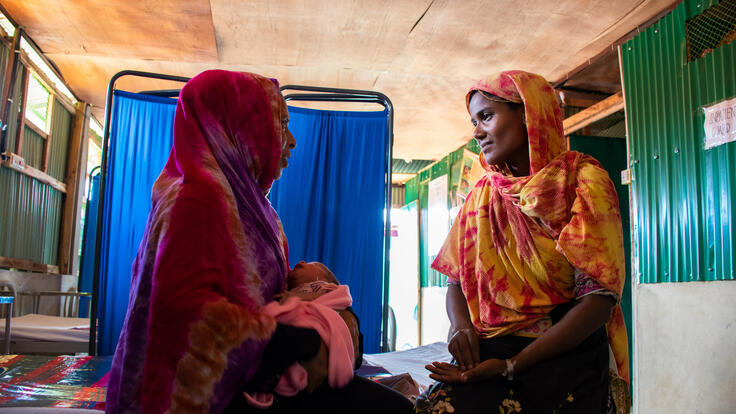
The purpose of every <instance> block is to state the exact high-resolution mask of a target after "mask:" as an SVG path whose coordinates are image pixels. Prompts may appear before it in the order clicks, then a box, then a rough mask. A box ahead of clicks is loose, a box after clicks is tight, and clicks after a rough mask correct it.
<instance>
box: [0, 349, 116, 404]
mask: <svg viewBox="0 0 736 414" xmlns="http://www.w3.org/2000/svg"><path fill="white" fill-rule="evenodd" d="M111 363H112V357H111V356H109V357H90V356H41V355H0V406H1V407H59V408H62V407H64V408H91V409H98V410H99V409H104V408H105V393H106V390H107V381H108V372H109V371H110V364H111Z"/></svg>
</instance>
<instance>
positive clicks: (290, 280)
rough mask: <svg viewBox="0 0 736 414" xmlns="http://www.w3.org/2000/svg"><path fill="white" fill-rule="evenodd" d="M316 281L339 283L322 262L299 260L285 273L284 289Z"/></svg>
mask: <svg viewBox="0 0 736 414" xmlns="http://www.w3.org/2000/svg"><path fill="white" fill-rule="evenodd" d="M317 281H323V282H328V283H334V284H336V285H338V284H340V282H338V281H337V278H336V277H335V275H334V274H333V273H332V272H331V271H330V269H328V268H327V266H325V265H323V264H322V263H320V262H309V263H306V262H304V261H301V262H299V263H297V264H296V265H295V266H294V269H292V270H291V271H290V272H289V273H288V274H287V275H286V286H287V287H286V289H287V290H291V289H294V288H295V287H297V286H301V285H304V284H306V283H312V282H317Z"/></svg>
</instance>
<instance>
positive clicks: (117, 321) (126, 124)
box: [97, 91, 176, 355]
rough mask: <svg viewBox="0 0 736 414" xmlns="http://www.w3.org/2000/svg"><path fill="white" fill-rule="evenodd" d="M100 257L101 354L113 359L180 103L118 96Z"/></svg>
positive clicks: (106, 180)
mask: <svg viewBox="0 0 736 414" xmlns="http://www.w3.org/2000/svg"><path fill="white" fill-rule="evenodd" d="M114 94H115V97H114V99H113V112H112V120H111V130H110V143H109V147H108V163H107V177H106V178H105V194H104V197H105V198H104V203H103V222H102V244H101V249H100V250H101V251H100V275H99V277H100V291H99V325H98V338H99V340H98V348H97V349H98V354H99V355H111V354H113V353H114V352H115V346H116V345H117V342H118V337H119V336H120V330H121V329H122V326H123V321H124V320H125V313H126V311H127V308H128V294H129V292H130V273H131V267H132V264H133V260H134V259H135V256H136V253H137V251H138V246H139V244H140V242H141V239H142V237H143V233H144V231H145V226H146V220H147V218H148V212H149V210H150V209H151V188H152V187H153V183H154V181H156V178H157V177H158V175H159V174H160V172H161V170H162V169H163V166H164V164H166V160H167V159H168V157H169V152H170V151H171V146H172V143H173V125H174V112H175V110H176V100H175V99H169V98H160V97H153V96H146V95H140V94H134V93H130V92H123V91H115V92H114Z"/></svg>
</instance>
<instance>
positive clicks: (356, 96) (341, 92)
mask: <svg viewBox="0 0 736 414" xmlns="http://www.w3.org/2000/svg"><path fill="white" fill-rule="evenodd" d="M280 89H281V91H282V92H283V91H285V90H292V91H305V92H320V93H317V94H287V95H285V96H284V99H285V100H287V101H289V100H299V101H312V102H317V101H322V102H364V103H377V104H380V105H382V106H383V107H384V108H386V112H387V113H388V117H387V125H386V128H387V131H388V137H387V138H388V139H387V140H386V149H385V154H386V174H385V176H384V184H385V187H384V191H385V192H384V196H385V200H386V204H385V206H384V209H385V218H384V223H385V227H384V247H383V279H382V280H381V283H382V284H383V286H382V287H383V297H382V302H383V303H382V307H381V351H383V352H388V351H389V350H390V349H389V344H388V306H389V304H388V293H389V276H390V275H389V270H390V263H389V253H390V249H391V160H392V157H393V147H394V109H393V104H392V103H391V100H390V99H389V98H388V96H386V95H384V94H382V93H380V92H375V91H364V90H357V89H340V88H324V87H319V86H303V85H284V86H282V87H281V88H280Z"/></svg>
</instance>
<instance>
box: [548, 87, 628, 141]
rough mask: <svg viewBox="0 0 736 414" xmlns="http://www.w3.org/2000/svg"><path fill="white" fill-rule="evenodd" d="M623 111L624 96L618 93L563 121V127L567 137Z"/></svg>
mask: <svg viewBox="0 0 736 414" xmlns="http://www.w3.org/2000/svg"><path fill="white" fill-rule="evenodd" d="M623 109H624V99H623V95H622V94H621V92H618V93H616V94H614V95H611V96H609V97H608V98H606V99H604V100H602V101H600V102H598V103H597V104H595V105H593V106H591V107H589V108H586V109H584V110H582V111H580V112H578V113H576V114H575V115H573V116H571V117H569V118H567V119H565V120H563V121H562V126H563V128H564V129H565V135H570V134H572V133H573V132H575V131H577V130H579V129H582V128H585V127H586V126H588V125H590V124H592V123H593V122H595V121H598V120H600V119H603V118H605V117H607V116H608V115H611V114H613V113H616V112H618V111H621V110H623Z"/></svg>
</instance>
